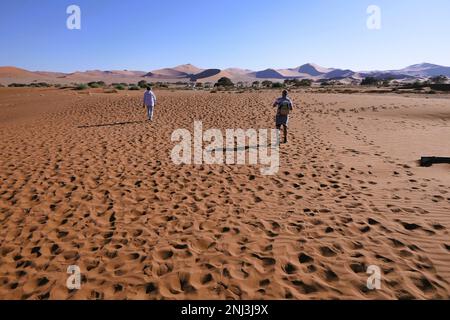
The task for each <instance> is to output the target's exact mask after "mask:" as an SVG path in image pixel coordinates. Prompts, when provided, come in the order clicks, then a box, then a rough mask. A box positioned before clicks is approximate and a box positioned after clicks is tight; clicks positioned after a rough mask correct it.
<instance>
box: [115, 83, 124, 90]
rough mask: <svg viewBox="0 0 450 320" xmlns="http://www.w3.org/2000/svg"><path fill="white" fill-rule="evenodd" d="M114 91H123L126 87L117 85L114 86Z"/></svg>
mask: <svg viewBox="0 0 450 320" xmlns="http://www.w3.org/2000/svg"><path fill="white" fill-rule="evenodd" d="M114 89H116V90H125V89H126V87H125V86H124V85H123V84H117V85H115V86H114Z"/></svg>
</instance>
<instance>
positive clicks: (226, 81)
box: [214, 77, 234, 87]
mask: <svg viewBox="0 0 450 320" xmlns="http://www.w3.org/2000/svg"><path fill="white" fill-rule="evenodd" d="M214 86H215V87H234V83H233V81H231V79H230V78H227V77H222V78H220V79H219V80H218V81H217V82H216V84H215V85H214Z"/></svg>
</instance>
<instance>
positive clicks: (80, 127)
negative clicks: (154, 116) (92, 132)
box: [78, 121, 147, 129]
mask: <svg viewBox="0 0 450 320" xmlns="http://www.w3.org/2000/svg"><path fill="white" fill-rule="evenodd" d="M139 123H147V121H125V122H114V123H104V124H92V125H84V126H78V128H79V129H86V128H100V127H114V126H124V125H127V124H139Z"/></svg>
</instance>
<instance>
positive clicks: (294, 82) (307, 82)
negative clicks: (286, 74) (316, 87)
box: [284, 79, 313, 87]
mask: <svg viewBox="0 0 450 320" xmlns="http://www.w3.org/2000/svg"><path fill="white" fill-rule="evenodd" d="M312 83H313V81H312V80H311V79H301V80H300V79H287V80H284V84H285V85H286V86H293V87H311V86H312Z"/></svg>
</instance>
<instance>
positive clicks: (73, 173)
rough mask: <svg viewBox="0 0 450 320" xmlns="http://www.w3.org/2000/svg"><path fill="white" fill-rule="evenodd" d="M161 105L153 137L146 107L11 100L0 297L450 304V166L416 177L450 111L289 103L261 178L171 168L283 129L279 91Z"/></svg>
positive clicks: (123, 96)
mask: <svg viewBox="0 0 450 320" xmlns="http://www.w3.org/2000/svg"><path fill="white" fill-rule="evenodd" d="M156 93H157V95H158V98H159V100H158V101H159V106H158V108H157V109H156V112H155V122H154V123H153V124H150V123H147V122H145V121H144V119H145V117H144V111H143V109H142V108H141V94H142V92H137V93H132V92H122V93H118V94H101V93H92V94H90V95H88V94H78V93H74V92H72V91H64V90H49V89H46V90H38V89H6V88H2V89H0V123H1V125H0V134H1V136H2V139H1V149H2V157H0V179H1V181H2V183H1V184H0V212H1V215H0V216H1V219H0V279H1V281H0V297H2V298H4V299H125V298H128V299H161V298H165V299H425V298H427V299H430V298H438V299H443V298H446V299H448V298H450V283H449V282H450V240H449V239H450V237H449V228H450V216H449V214H448V212H449V210H450V175H449V171H450V165H437V166H433V167H431V168H420V167H418V164H417V163H416V161H417V160H418V159H419V158H420V156H421V155H424V154H429V155H447V156H450V154H449V152H450V141H449V139H446V138H445V137H448V129H449V125H450V112H449V110H450V100H449V99H447V98H441V99H433V98H425V97H424V98H418V97H415V98H408V97H402V96H382V95H362V94H361V95H341V94H317V93H293V94H292V98H293V100H294V102H295V103H296V104H297V105H298V106H299V107H300V108H299V109H297V110H296V111H295V113H294V115H293V118H292V120H291V132H290V135H291V136H290V143H289V144H288V145H283V146H282V147H281V155H280V156H281V168H280V171H279V173H278V174H277V175H275V176H262V175H261V174H260V172H259V170H258V168H257V167H252V166H220V165H215V166H206V165H199V166H187V165H184V166H176V165H174V164H173V163H172V161H171V159H170V151H171V148H172V147H173V143H172V142H171V139H170V137H171V134H172V132H173V130H175V129H178V128H187V129H191V128H192V126H193V122H194V120H202V121H203V124H204V127H205V128H220V129H226V128H244V129H245V128H268V127H271V126H272V125H273V112H274V111H273V108H272V107H271V103H272V102H273V100H274V99H275V98H276V97H277V94H278V92H274V91H272V92H253V93H243V94H237V93H215V94H212V93H206V92H181V91H180V92H170V91H159V92H156ZM68 265H78V266H79V267H80V269H81V272H82V275H83V276H82V284H81V289H80V290H68V289H67V288H66V286H65V284H66V279H67V276H68V275H67V273H66V269H67V266H68ZM370 265H376V266H379V267H380V268H381V270H382V288H381V290H375V291H371V290H368V289H367V287H366V280H367V276H368V275H367V274H366V270H367V267H368V266H370Z"/></svg>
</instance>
